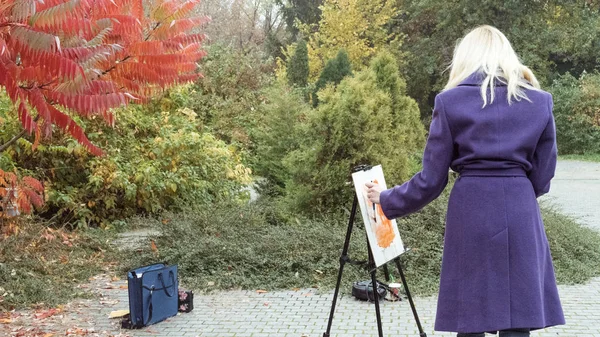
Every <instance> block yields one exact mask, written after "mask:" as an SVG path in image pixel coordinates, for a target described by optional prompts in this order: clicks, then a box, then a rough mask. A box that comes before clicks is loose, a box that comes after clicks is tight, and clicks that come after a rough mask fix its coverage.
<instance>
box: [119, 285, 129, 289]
mask: <svg viewBox="0 0 600 337" xmlns="http://www.w3.org/2000/svg"><path fill="white" fill-rule="evenodd" d="M119 289H127V285H122V286H120V287H119Z"/></svg>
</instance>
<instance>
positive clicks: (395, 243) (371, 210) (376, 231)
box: [352, 165, 404, 267]
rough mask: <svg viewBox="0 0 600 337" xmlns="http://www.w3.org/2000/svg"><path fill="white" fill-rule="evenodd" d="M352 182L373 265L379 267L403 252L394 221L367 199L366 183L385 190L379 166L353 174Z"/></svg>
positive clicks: (379, 206)
mask: <svg viewBox="0 0 600 337" xmlns="http://www.w3.org/2000/svg"><path fill="white" fill-rule="evenodd" d="M352 181H353V182H354V189H355V191H356V196H357V197H358V205H359V207H360V213H361V214H362V218H363V223H364V224H365V229H366V231H367V237H368V238H369V246H370V247H371V251H372V252H373V258H374V260H375V265H376V266H377V267H379V266H382V265H384V264H385V263H386V262H388V261H390V260H393V259H394V258H396V257H397V256H399V255H400V254H402V253H403V252H404V245H403V243H402V238H400V232H398V225H397V224H396V220H390V219H388V218H387V217H386V216H385V215H384V214H383V210H382V209H381V205H379V204H374V203H372V202H371V201H370V200H369V198H367V188H366V186H365V184H366V183H368V182H374V183H376V184H379V185H381V186H383V188H387V187H386V184H385V178H384V176H383V170H382V168H381V165H377V166H374V167H373V168H371V169H370V170H367V171H359V172H355V173H353V174H352Z"/></svg>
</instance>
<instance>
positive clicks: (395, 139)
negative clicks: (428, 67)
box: [284, 54, 424, 214]
mask: <svg viewBox="0 0 600 337" xmlns="http://www.w3.org/2000/svg"><path fill="white" fill-rule="evenodd" d="M402 84H403V83H402V82H401V80H400V77H399V76H398V71H397V67H396V65H395V62H394V60H393V58H391V57H389V54H382V55H379V56H378V57H376V58H375V59H374V61H373V63H372V65H371V67H370V68H368V69H366V70H364V71H362V72H360V73H358V74H356V75H355V76H354V77H347V78H345V79H344V80H342V82H341V83H340V84H339V85H338V86H337V88H333V87H331V86H329V87H327V88H326V89H324V90H322V91H321V92H320V97H321V104H320V106H319V108H318V109H317V110H313V111H311V112H310V114H309V115H307V121H306V122H305V123H301V124H299V125H298V131H297V132H298V134H297V137H298V139H300V140H301V144H300V146H299V148H298V149H297V150H294V151H292V152H290V153H289V154H288V155H287V156H286V158H285V159H284V162H285V165H286V167H287V170H288V172H290V177H291V178H290V180H289V182H288V183H287V184H286V195H287V196H288V201H289V202H290V205H291V207H292V209H294V210H295V211H301V212H305V213H313V214H315V213H317V212H323V211H335V210H336V209H339V207H340V205H342V204H343V203H344V202H345V201H347V200H350V199H351V194H352V191H351V190H349V189H347V188H346V183H347V182H348V181H349V177H350V170H351V169H352V168H353V167H354V166H356V165H359V164H372V165H375V164H382V166H383V169H384V172H386V178H387V179H386V180H387V181H388V182H389V183H390V184H393V183H400V182H402V181H404V180H406V179H407V178H408V177H409V175H410V174H411V173H413V171H414V164H413V160H411V159H412V157H413V154H415V153H417V152H420V151H421V146H422V139H423V134H424V131H423V126H422V124H420V123H419V122H418V116H419V110H418V108H417V105H416V104H415V103H414V101H412V100H411V99H410V98H408V97H406V96H404V95H403V94H402Z"/></svg>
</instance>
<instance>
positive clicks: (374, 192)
mask: <svg viewBox="0 0 600 337" xmlns="http://www.w3.org/2000/svg"><path fill="white" fill-rule="evenodd" d="M365 186H367V198H369V200H370V201H371V202H372V203H375V204H379V195H380V194H381V191H383V190H384V188H383V187H381V185H379V184H375V183H366V184H365Z"/></svg>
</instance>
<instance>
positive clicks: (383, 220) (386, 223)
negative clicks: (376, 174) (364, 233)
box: [373, 179, 396, 248]
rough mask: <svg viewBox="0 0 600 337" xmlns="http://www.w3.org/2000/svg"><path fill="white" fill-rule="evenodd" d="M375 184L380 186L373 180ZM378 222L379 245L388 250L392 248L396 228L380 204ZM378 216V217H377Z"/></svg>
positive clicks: (376, 231) (377, 207) (376, 234)
mask: <svg viewBox="0 0 600 337" xmlns="http://www.w3.org/2000/svg"><path fill="white" fill-rule="evenodd" d="M373 182H374V183H375V184H378V182H377V179H375V180H373ZM376 210H377V215H378V218H379V219H378V220H379V221H378V222H377V226H376V228H375V236H376V237H377V244H378V245H379V247H382V248H387V247H389V246H391V244H392V242H393V241H394V238H395V237H396V234H394V227H393V226H392V221H391V220H390V219H388V218H387V217H386V216H385V214H383V209H382V208H381V205H380V204H377V205H376ZM377 215H376V216H377Z"/></svg>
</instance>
